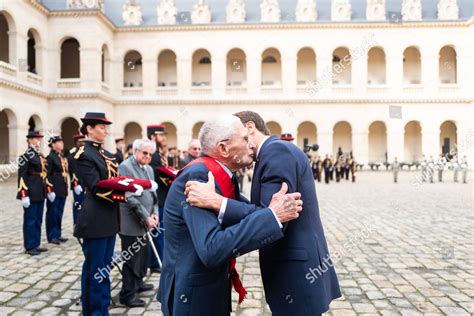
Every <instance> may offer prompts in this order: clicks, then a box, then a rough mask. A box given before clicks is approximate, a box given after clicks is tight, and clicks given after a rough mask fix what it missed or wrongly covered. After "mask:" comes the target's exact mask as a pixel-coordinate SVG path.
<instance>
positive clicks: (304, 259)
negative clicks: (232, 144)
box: [187, 111, 341, 315]
mask: <svg viewBox="0 0 474 316" xmlns="http://www.w3.org/2000/svg"><path fill="white" fill-rule="evenodd" d="M235 115H236V116H238V117H239V118H240V120H241V121H242V123H243V124H244V126H245V127H246V128H247V130H248V133H249V136H250V137H251V139H252V140H253V142H254V143H255V145H256V156H255V157H256V161H257V162H256V165H255V169H254V173H253V181H252V189H251V201H252V203H254V204H255V205H256V206H257V207H266V206H267V205H269V202H270V200H271V198H272V195H273V194H274V193H275V192H277V191H278V189H279V187H280V185H281V183H282V182H285V183H287V184H288V191H289V192H300V193H301V198H302V200H303V211H302V212H301V215H300V217H299V218H298V219H296V220H294V221H291V222H289V223H288V224H286V225H285V228H284V234H285V237H284V238H282V239H279V240H277V241H274V242H273V243H272V244H270V245H267V246H265V247H263V248H260V269H261V273H262V280H263V285H264V288H265V297H266V300H267V303H268V304H269V305H270V309H271V311H272V314H273V315H318V314H321V313H324V312H326V311H327V310H328V309H329V304H330V303H331V301H332V300H333V299H336V298H338V297H340V296H341V292H340V289H339V284H338V281H337V276H336V273H335V270H334V267H333V263H332V261H331V258H330V256H329V251H328V247H327V244H326V239H325V236H324V230H323V226H322V223H321V219H320V216H319V206H318V200H317V196H316V189H315V183H314V178H313V175H312V171H311V166H310V165H309V161H308V159H307V157H306V155H305V154H304V153H303V152H302V151H301V150H300V149H299V148H298V147H296V146H295V145H294V144H293V143H291V142H287V141H282V140H279V139H278V138H277V137H274V136H268V134H269V132H268V129H267V127H266V126H265V123H264V121H263V119H262V118H261V117H260V116H259V115H258V114H257V113H255V112H250V111H245V112H239V113H237V114H235ZM187 191H188V192H191V191H192V193H193V194H192V195H191V197H192V199H191V200H190V201H189V203H190V204H192V205H198V206H200V207H206V208H208V209H215V208H216V206H215V205H212V204H215V202H213V201H215V200H216V198H215V197H213V194H212V193H213V192H212V193H210V192H209V190H207V188H206V187H205V185H203V184H200V183H196V182H190V183H189V184H188V185H187ZM188 194H190V193H188ZM214 194H215V193H214ZM252 211H253V210H252V209H249V208H247V207H241V208H238V207H235V208H227V209H226V210H225V212H224V214H219V215H220V216H222V217H223V222H222V224H223V225H224V226H230V225H235V224H236V223H238V222H239V221H241V220H245V219H246V218H247V216H249V215H251V214H252ZM323 262H324V263H323Z"/></svg>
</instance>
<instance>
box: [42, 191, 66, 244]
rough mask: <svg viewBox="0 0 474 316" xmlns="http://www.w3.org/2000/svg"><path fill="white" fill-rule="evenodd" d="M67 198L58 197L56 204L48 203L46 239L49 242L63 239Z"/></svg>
mask: <svg viewBox="0 0 474 316" xmlns="http://www.w3.org/2000/svg"><path fill="white" fill-rule="evenodd" d="M65 203H66V198H65V197H58V196H56V198H55V199H54V202H50V201H49V200H48V201H47V202H46V208H47V209H46V237H47V238H48V241H51V240H53V239H58V238H59V237H61V232H62V229H61V227H62V223H63V214H64V204H65Z"/></svg>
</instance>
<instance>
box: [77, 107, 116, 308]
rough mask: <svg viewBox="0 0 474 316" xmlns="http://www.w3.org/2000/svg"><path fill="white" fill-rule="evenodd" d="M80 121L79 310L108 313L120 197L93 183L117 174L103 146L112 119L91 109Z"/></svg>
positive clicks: (110, 156)
mask: <svg viewBox="0 0 474 316" xmlns="http://www.w3.org/2000/svg"><path fill="white" fill-rule="evenodd" d="M81 121H82V122H83V125H82V127H81V133H82V134H84V135H86V136H87V140H86V141H85V144H84V146H82V147H80V148H79V150H78V151H77V153H76V155H75V156H74V158H75V160H76V166H77V176H78V178H79V181H80V183H81V184H82V185H83V187H84V192H85V198H84V202H83V203H82V205H81V210H80V212H79V216H78V219H77V223H76V225H75V227H74V236H75V237H77V238H82V239H83V242H82V250H83V253H84V257H85V260H84V265H83V267H82V277H81V288H82V294H81V300H82V312H83V314H84V315H109V306H110V300H111V294H110V279H109V272H110V269H111V264H112V255H113V251H114V245H115V236H116V233H117V232H118V220H119V218H118V214H119V207H118V206H119V204H118V202H117V201H118V200H119V199H118V198H117V197H118V195H117V194H116V192H115V191H113V190H106V189H100V188H98V187H96V185H95V184H96V183H97V182H98V181H99V180H105V179H110V178H115V177H117V176H118V164H117V161H116V159H115V157H114V156H113V155H112V154H111V153H110V152H108V151H106V150H104V149H103V147H102V146H103V142H104V141H105V139H106V137H107V135H108V133H109V132H108V129H107V126H108V125H109V124H112V122H110V121H109V120H107V118H106V117H105V114H104V113H93V112H88V113H86V115H85V117H84V118H82V119H81Z"/></svg>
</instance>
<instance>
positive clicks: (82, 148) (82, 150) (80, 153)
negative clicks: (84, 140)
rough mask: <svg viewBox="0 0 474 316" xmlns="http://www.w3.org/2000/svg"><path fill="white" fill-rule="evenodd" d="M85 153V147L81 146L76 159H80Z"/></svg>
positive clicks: (75, 156)
mask: <svg viewBox="0 0 474 316" xmlns="http://www.w3.org/2000/svg"><path fill="white" fill-rule="evenodd" d="M83 153H84V146H81V147H79V150H78V151H77V153H76V154H75V155H74V159H79V157H81V155H82V154H83Z"/></svg>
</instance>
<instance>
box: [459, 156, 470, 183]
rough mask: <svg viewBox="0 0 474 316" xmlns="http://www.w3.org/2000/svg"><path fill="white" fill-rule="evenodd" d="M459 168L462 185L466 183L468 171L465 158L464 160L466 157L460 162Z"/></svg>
mask: <svg viewBox="0 0 474 316" xmlns="http://www.w3.org/2000/svg"><path fill="white" fill-rule="evenodd" d="M460 167H461V172H462V183H467V171H468V168H467V158H466V157H464V158H463V159H462V160H461V164H460Z"/></svg>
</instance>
